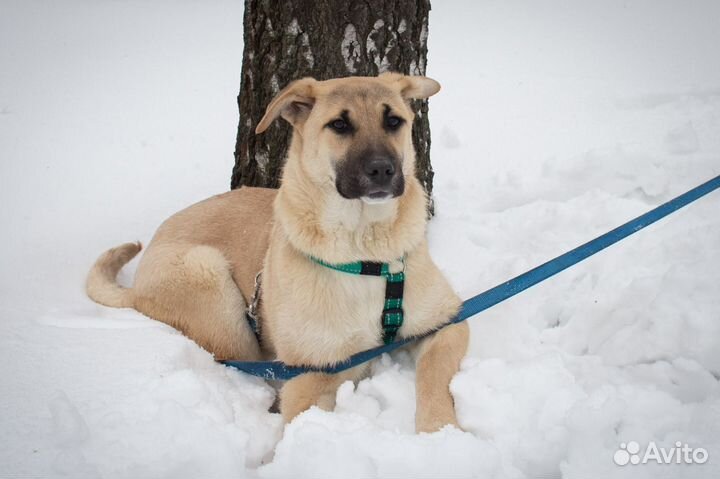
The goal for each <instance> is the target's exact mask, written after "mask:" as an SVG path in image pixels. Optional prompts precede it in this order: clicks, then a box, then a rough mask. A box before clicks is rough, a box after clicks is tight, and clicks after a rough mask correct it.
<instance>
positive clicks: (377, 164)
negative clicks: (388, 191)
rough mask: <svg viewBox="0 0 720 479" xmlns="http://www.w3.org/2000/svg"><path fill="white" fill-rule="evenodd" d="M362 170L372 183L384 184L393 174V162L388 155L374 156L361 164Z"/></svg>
mask: <svg viewBox="0 0 720 479" xmlns="http://www.w3.org/2000/svg"><path fill="white" fill-rule="evenodd" d="M363 171H364V172H365V176H367V178H368V179H369V180H370V183H371V184H372V185H376V186H385V185H388V184H390V180H392V177H393V175H395V164H394V163H393V161H392V159H390V158H388V157H384V156H380V157H374V158H371V159H370V160H368V161H367V162H366V163H365V164H364V165H363Z"/></svg>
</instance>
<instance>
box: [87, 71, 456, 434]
mask: <svg viewBox="0 0 720 479" xmlns="http://www.w3.org/2000/svg"><path fill="white" fill-rule="evenodd" d="M439 89H440V85H439V84H438V83H437V82H435V81H434V80H431V79H429V78H425V77H409V76H403V75H399V74H394V73H390V74H383V75H380V76H379V77H377V78H375V77H351V78H342V79H334V80H328V81H316V80H314V79H312V78H304V79H302V80H298V81H296V82H294V83H292V84H290V85H289V86H288V87H287V88H285V89H284V90H283V91H281V92H280V93H279V94H278V96H277V97H276V98H275V99H274V100H273V101H272V103H270V105H269V106H268V108H267V111H266V113H265V116H264V117H263V118H262V120H261V121H260V123H259V125H258V126H257V129H256V132H257V133H262V132H263V131H265V130H266V129H267V128H268V127H269V126H270V125H271V123H272V122H273V121H274V120H275V119H277V118H278V117H279V116H282V117H283V118H284V119H285V120H287V121H288V122H290V124H291V125H292V126H293V137H292V142H291V144H290V148H289V152H288V158H287V163H286V165H285V168H284V170H283V178H282V186H281V187H280V189H279V190H278V191H275V190H269V189H262V188H246V187H244V188H241V189H239V190H235V191H230V192H228V193H225V194H221V195H218V196H214V197H212V198H209V199H207V200H205V201H201V202H200V203H197V204H195V205H192V206H190V207H189V208H187V209H185V210H183V211H180V212H179V213H177V214H175V215H174V216H172V217H170V218H169V219H168V220H167V221H165V222H164V223H163V224H162V225H161V226H160V228H159V229H158V231H157V233H156V234H155V237H154V238H153V240H152V242H151V243H150V245H149V246H148V248H147V251H146V252H145V254H144V255H143V257H142V260H141V262H140V264H139V266H138V269H137V274H136V277H135V283H134V286H133V287H132V289H127V288H123V287H121V286H119V285H118V284H117V283H116V281H115V277H116V275H117V273H118V271H119V270H120V269H121V268H122V266H123V265H124V264H125V263H127V262H128V261H130V259H132V258H133V257H134V256H135V255H136V254H137V253H138V252H139V251H140V248H141V247H140V245H139V244H135V243H127V244H124V245H121V246H119V247H117V248H114V249H111V250H109V251H107V252H106V253H104V254H103V255H102V256H101V257H100V258H99V259H98V260H97V262H96V263H95V265H94V266H93V268H92V270H91V271H90V273H89V276H88V280H87V292H88V295H89V296H90V297H91V298H92V299H93V300H95V301H97V302H98V303H101V304H105V305H108V306H114V307H131V308H135V309H136V310H138V311H140V312H141V313H143V314H145V315H147V316H149V317H151V318H154V319H156V320H159V321H162V322H164V323H167V324H169V325H171V326H173V327H175V328H177V329H179V330H180V331H182V332H183V333H185V334H186V335H187V336H188V337H189V338H191V339H193V340H194V341H196V342H197V343H198V344H200V345H201V346H202V347H203V348H205V349H207V350H208V351H210V352H211V353H212V354H214V356H215V358H216V359H242V360H259V359H261V358H270V357H276V358H278V359H280V360H282V361H284V362H286V363H288V364H293V365H317V366H322V365H328V364H332V363H336V362H339V361H342V360H344V359H346V358H347V357H348V356H350V355H352V354H354V353H357V352H359V351H362V350H364V349H368V348H372V347H375V346H378V345H379V344H381V343H382V341H383V334H384V330H383V326H382V324H381V316H383V313H384V311H383V310H384V308H385V307H386V303H385V299H386V297H385V296H386V281H385V279H384V278H383V277H372V276H359V275H354V274H348V273H345V272H341V271H336V270H334V269H331V268H329V267H327V266H325V265H323V264H321V262H324V263H327V264H333V265H336V264H344V263H350V262H358V261H366V262H381V263H387V264H388V265H389V266H388V268H389V270H390V272H393V273H395V272H398V271H400V270H402V269H403V268H404V272H405V284H404V296H403V299H402V310H403V315H402V318H404V321H402V326H401V327H400V328H399V330H398V331H397V337H398V338H403V337H407V336H413V335H417V334H422V333H424V332H426V331H428V330H431V329H433V328H436V327H438V326H440V325H441V324H443V323H445V322H447V321H448V320H449V319H450V318H451V317H452V316H454V315H455V313H456V312H457V311H458V309H459V306H460V303H461V302H460V299H459V298H458V297H457V295H456V294H455V293H454V292H453V291H452V289H451V288H450V286H449V284H448V282H447V280H446V279H445V278H444V277H443V275H442V274H441V273H440V271H439V270H438V268H437V267H436V266H435V264H434V263H433V262H432V260H431V258H430V255H429V254H428V247H427V242H426V239H425V229H426V202H427V200H426V197H425V194H424V191H423V189H422V187H421V185H420V183H419V182H418V180H417V179H416V178H415V151H414V149H413V145H412V139H411V125H412V120H413V113H412V111H411V109H410V107H409V99H412V98H427V97H429V96H431V95H433V94H435V93H437V91H438V90H439ZM402 258H404V265H403V261H402V260H401V259H402ZM319 261H320V262H319ZM260 270H262V271H263V273H262V274H263V283H262V303H261V308H260V313H261V314H260V317H261V319H260V331H261V341H260V344H259V343H258V341H257V339H256V336H255V334H254V332H253V330H252V328H251V327H250V326H249V324H248V323H247V322H246V320H245V315H244V312H245V309H246V304H247V303H248V301H249V300H250V298H251V297H252V296H253V291H254V279H255V275H256V273H258V272H259V271H260ZM467 341H468V329H467V325H466V324H465V323H460V324H455V325H453V326H450V327H447V328H444V329H443V330H441V331H440V332H438V333H436V334H434V335H432V336H430V337H428V338H426V339H424V340H422V341H421V343H420V344H419V346H418V347H417V348H416V351H415V352H416V354H417V385H416V392H417V408H416V429H417V431H418V432H420V431H435V430H437V429H439V428H441V427H442V426H444V425H446V424H454V425H457V422H456V418H455V408H454V404H453V399H452V396H451V395H450V391H449V388H448V385H449V382H450V380H451V378H452V377H453V375H454V374H455V373H456V371H457V370H458V367H459V364H460V360H461V359H462V357H463V356H464V355H465V351H466V349H467ZM366 371H367V366H366V365H361V366H358V367H355V368H353V369H350V370H348V371H345V372H342V373H339V374H336V375H326V374H320V373H308V374H303V375H301V376H298V377H296V378H294V379H291V380H289V381H288V382H286V383H285V384H284V385H283V387H282V389H281V391H280V411H281V412H282V414H283V416H284V418H285V419H286V420H288V421H289V420H291V419H292V418H293V417H295V416H296V415H297V414H299V413H301V412H302V411H304V410H306V409H308V408H309V407H310V406H312V405H318V406H320V407H322V408H326V409H329V408H332V407H334V402H335V392H336V389H337V387H338V386H339V385H340V384H341V383H342V382H344V381H346V380H358V379H359V378H360V377H361V376H362V375H363V374H364V373H366Z"/></svg>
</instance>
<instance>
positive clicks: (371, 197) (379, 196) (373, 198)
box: [360, 191, 393, 205]
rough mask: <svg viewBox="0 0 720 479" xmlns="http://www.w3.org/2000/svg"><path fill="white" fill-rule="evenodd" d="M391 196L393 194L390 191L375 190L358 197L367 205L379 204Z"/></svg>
mask: <svg viewBox="0 0 720 479" xmlns="http://www.w3.org/2000/svg"><path fill="white" fill-rule="evenodd" d="M392 198H393V195H392V193H391V192H390V191H375V192H373V193H368V194H367V195H365V196H361V197H360V199H361V200H362V201H363V203H365V204H368V205H380V204H383V203H387V202H388V201H390V200H391V199H392Z"/></svg>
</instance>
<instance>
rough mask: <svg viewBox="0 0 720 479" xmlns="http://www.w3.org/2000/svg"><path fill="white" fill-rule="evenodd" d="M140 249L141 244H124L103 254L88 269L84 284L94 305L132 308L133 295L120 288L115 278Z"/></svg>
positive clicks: (126, 289)
mask: <svg viewBox="0 0 720 479" xmlns="http://www.w3.org/2000/svg"><path fill="white" fill-rule="evenodd" d="M141 249H142V244H140V242H139V241H138V242H137V243H125V244H121V245H120V246H118V247H117V248H113V249H110V250H107V251H106V252H104V253H103V254H102V255H100V257H99V258H98V259H97V261H95V264H94V265H93V267H92V268H90V272H89V273H88V276H87V282H86V283H85V291H86V292H87V295H88V296H89V297H90V299H92V300H93V301H95V302H96V303H100V304H104V305H105V306H112V307H114V308H132V307H133V302H134V298H133V293H132V290H131V289H129V288H125V287H123V286H120V285H119V284H118V283H117V281H116V280H115V278H116V277H117V274H118V272H120V270H121V269H122V267H123V266H125V264H126V263H127V262H128V261H130V260H131V259H133V258H134V257H135V255H137V254H138V253H139V252H140V250H141Z"/></svg>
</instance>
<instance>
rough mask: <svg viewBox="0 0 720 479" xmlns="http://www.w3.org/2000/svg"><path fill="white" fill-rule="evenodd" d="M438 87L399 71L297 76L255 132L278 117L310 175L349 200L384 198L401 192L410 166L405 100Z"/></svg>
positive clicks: (412, 163) (409, 123)
mask: <svg viewBox="0 0 720 479" xmlns="http://www.w3.org/2000/svg"><path fill="white" fill-rule="evenodd" d="M439 90H440V84H438V82H436V81H435V80H432V79H430V78H426V77H419V76H405V75H400V74H397V73H385V74H382V75H380V76H378V77H349V78H338V79H333V80H327V81H317V80H314V79H312V78H303V79H302V80H297V81H295V82H293V83H291V84H290V85H289V86H287V87H286V88H285V89H284V90H282V91H281V92H280V93H279V94H278V95H277V96H276V97H275V99H273V101H272V102H271V103H270V105H269V106H268V108H267V111H266V112H265V116H263V118H262V120H260V123H259V124H258V125H257V128H256V130H255V131H256V133H261V132H263V131H265V130H266V129H267V128H268V127H269V126H270V124H271V123H272V122H273V121H274V120H275V119H277V118H278V117H279V116H282V117H283V118H284V119H285V120H287V121H288V122H289V123H290V124H291V125H292V127H293V129H294V136H295V140H294V141H298V140H299V141H300V142H301V144H300V145H299V147H300V148H301V151H300V152H299V153H300V154H299V155H298V156H299V159H298V160H297V161H300V162H301V163H302V168H303V170H304V172H305V174H306V175H307V176H309V177H310V179H312V180H313V181H314V182H316V183H317V184H322V185H334V188H335V189H336V190H337V193H338V194H339V195H340V196H342V197H343V198H346V199H348V200H356V199H361V200H363V201H365V202H366V203H379V202H384V201H387V200H389V199H391V198H394V197H398V196H400V195H402V194H403V192H404V190H405V181H406V178H407V177H412V176H413V175H414V172H415V151H414V149H413V145H412V136H411V128H412V123H413V112H412V110H411V108H410V103H409V100H410V99H422V98H427V97H429V96H431V95H434V94H435V93H437V92H438V91H439ZM293 161H295V160H294V159H293Z"/></svg>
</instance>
